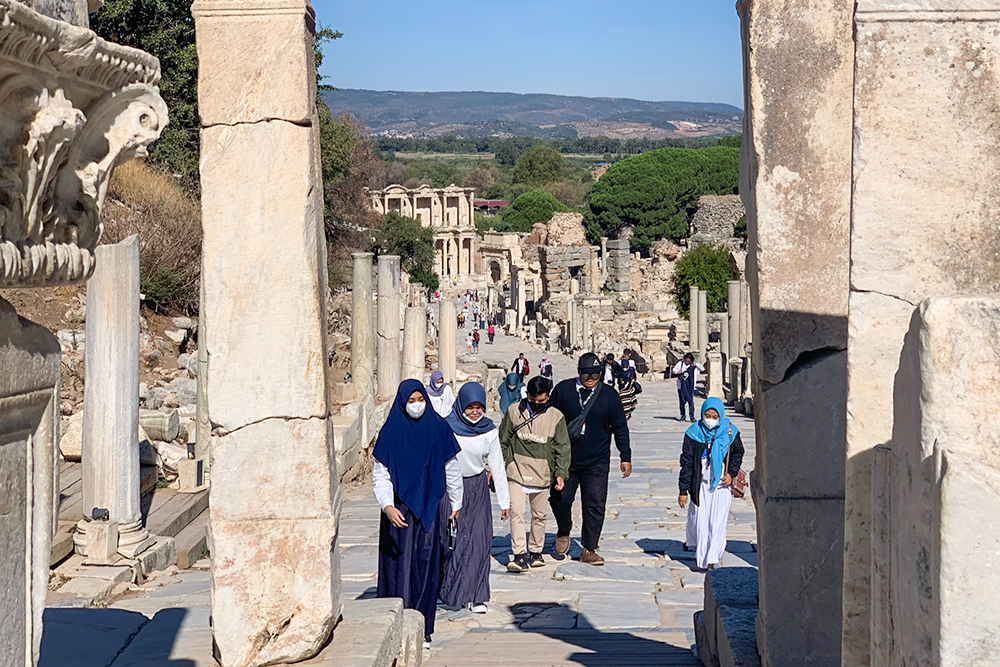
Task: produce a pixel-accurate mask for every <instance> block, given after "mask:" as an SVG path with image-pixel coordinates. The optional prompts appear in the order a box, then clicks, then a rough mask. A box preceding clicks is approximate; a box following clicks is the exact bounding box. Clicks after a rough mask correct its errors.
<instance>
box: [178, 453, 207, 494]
mask: <svg viewBox="0 0 1000 667" xmlns="http://www.w3.org/2000/svg"><path fill="white" fill-rule="evenodd" d="M177 481H178V483H179V484H180V487H179V488H178V489H177V490H178V491H179V492H180V493H197V492H199V491H201V490H203V489H204V488H205V459H181V460H180V461H178V462H177Z"/></svg>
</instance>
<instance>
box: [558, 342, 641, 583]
mask: <svg viewBox="0 0 1000 667" xmlns="http://www.w3.org/2000/svg"><path fill="white" fill-rule="evenodd" d="M577 371H578V373H579V377H576V378H571V379H568V380H563V381H562V382H560V383H559V384H557V385H556V388H555V389H554V390H553V392H552V407H554V408H555V409H557V410H559V412H561V413H562V414H563V416H564V417H565V418H566V420H567V421H566V424H567V429H568V431H569V436H570V444H571V449H572V456H571V459H570V466H569V477H567V478H566V484H565V486H564V487H563V489H562V490H556V489H555V488H554V487H553V488H552V491H551V493H550V495H549V502H550V503H551V505H552V511H553V513H554V514H555V516H556V524H557V530H556V555H557V556H563V557H565V555H566V554H567V553H568V552H569V544H570V539H569V535H570V531H571V530H572V528H573V518H572V516H573V515H572V511H573V501H574V500H575V499H576V491H577V489H579V490H580V501H581V503H582V505H583V529H582V530H581V537H580V544H581V546H582V547H583V552H582V554H581V556H580V562H582V563H588V564H590V565H604V559H603V558H601V557H600V556H599V555H598V554H597V547H598V546H599V543H600V540H601V530H602V529H603V528H604V514H605V510H606V505H607V500H608V475H609V467H610V465H611V436H612V435H614V438H615V446H616V447H617V448H618V456H619V458H620V459H621V466H620V467H621V471H622V477H623V478H624V477H628V476H629V475H631V474H632V450H631V447H630V445H629V433H628V421H627V420H626V419H625V411H624V410H623V409H622V401H621V399H620V398H619V397H618V393H617V392H615V391H614V390H613V389H611V388H610V387H607V386H606V385H604V384H603V383H601V376H602V374H603V372H604V369H603V368H602V367H601V360H600V359H598V357H597V355H596V354H593V353H591V352H587V353H586V354H584V355H583V356H581V357H580V359H579V361H578V362H577ZM578 418H579V419H578Z"/></svg>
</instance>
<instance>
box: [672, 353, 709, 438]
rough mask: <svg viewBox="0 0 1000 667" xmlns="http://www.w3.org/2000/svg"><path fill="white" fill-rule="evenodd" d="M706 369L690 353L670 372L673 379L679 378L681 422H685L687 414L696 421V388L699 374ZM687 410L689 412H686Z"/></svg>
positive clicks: (678, 392)
mask: <svg viewBox="0 0 1000 667" xmlns="http://www.w3.org/2000/svg"><path fill="white" fill-rule="evenodd" d="M704 372H705V367H704V366H702V365H701V364H696V363H695V362H694V355H693V354H691V353H690V352H688V353H687V354H685V355H684V358H683V359H681V360H680V361H678V362H677V363H676V364H674V367H673V368H672V369H671V370H670V375H671V377H675V378H677V399H678V401H679V402H680V404H681V421H685V412H686V413H687V414H688V415H689V416H690V418H691V421H694V388H695V387H696V386H697V384H698V373H704ZM685 408H687V410H685Z"/></svg>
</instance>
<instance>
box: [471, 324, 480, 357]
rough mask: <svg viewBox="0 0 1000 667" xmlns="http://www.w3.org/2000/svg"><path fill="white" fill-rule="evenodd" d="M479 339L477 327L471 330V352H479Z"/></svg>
mask: <svg viewBox="0 0 1000 667" xmlns="http://www.w3.org/2000/svg"><path fill="white" fill-rule="evenodd" d="M479 341H480V337H479V329H475V330H474V331H473V332H472V353H473V354H479Z"/></svg>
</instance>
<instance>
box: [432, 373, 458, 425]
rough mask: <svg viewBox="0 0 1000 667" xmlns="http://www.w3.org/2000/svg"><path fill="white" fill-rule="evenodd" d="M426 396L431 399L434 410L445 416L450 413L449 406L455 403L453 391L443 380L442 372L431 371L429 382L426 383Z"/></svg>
mask: <svg viewBox="0 0 1000 667" xmlns="http://www.w3.org/2000/svg"><path fill="white" fill-rule="evenodd" d="M427 397H428V398H430V399H431V405H432V406H433V407H434V412H436V413H438V414H439V415H441V416H442V417H445V418H447V417H448V415H450V414H451V406H453V405H454V404H455V392H453V391H452V390H451V385H450V384H448V383H447V382H445V381H444V373H442V372H441V371H434V372H433V373H431V382H430V384H428V385H427Z"/></svg>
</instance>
